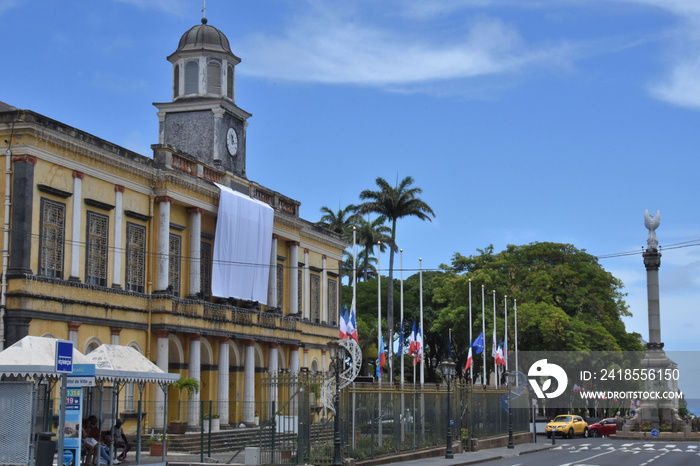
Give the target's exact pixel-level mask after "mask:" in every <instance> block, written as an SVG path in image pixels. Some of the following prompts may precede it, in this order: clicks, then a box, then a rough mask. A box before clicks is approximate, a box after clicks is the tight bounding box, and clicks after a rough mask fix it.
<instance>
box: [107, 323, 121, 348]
mask: <svg viewBox="0 0 700 466" xmlns="http://www.w3.org/2000/svg"><path fill="white" fill-rule="evenodd" d="M109 330H110V334H111V337H110V341H109V344H110V345H118V344H119V334H120V333H121V331H122V329H121V328H119V327H110V328H109Z"/></svg>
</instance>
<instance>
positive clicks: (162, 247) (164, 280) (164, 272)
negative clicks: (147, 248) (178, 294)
mask: <svg viewBox="0 0 700 466" xmlns="http://www.w3.org/2000/svg"><path fill="white" fill-rule="evenodd" d="M156 202H157V203H158V276H157V278H156V291H165V289H166V288H167V287H168V272H169V271H170V203H172V202H173V199H172V198H171V197H168V196H158V197H156Z"/></svg>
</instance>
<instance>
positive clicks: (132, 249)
mask: <svg viewBox="0 0 700 466" xmlns="http://www.w3.org/2000/svg"><path fill="white" fill-rule="evenodd" d="M145 271H146V227H144V226H142V225H137V224H135V223H129V222H127V224H126V289H127V291H136V292H138V293H143V292H144V284H145V281H146V280H145V278H146V277H145V273H146V272H145Z"/></svg>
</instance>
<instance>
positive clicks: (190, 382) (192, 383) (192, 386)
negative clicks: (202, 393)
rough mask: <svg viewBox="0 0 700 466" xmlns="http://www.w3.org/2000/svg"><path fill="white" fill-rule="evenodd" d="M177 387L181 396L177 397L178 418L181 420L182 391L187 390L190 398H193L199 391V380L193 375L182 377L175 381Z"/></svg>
mask: <svg viewBox="0 0 700 466" xmlns="http://www.w3.org/2000/svg"><path fill="white" fill-rule="evenodd" d="M174 385H175V388H177V389H178V391H179V393H180V396H179V397H178V399H177V419H178V420H180V401H181V400H182V391H183V390H185V391H186V392H187V395H188V399H190V398H192V395H193V394H194V393H199V380H197V379H193V378H192V377H180V380H178V381H177V382H175V384H174Z"/></svg>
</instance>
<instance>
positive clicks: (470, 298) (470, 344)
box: [469, 278, 474, 385]
mask: <svg viewBox="0 0 700 466" xmlns="http://www.w3.org/2000/svg"><path fill="white" fill-rule="evenodd" d="M473 344H474V340H473V337H472V279H471V278H470V279H469V347H470V348H471V347H472V345H473ZM469 378H470V379H471V381H472V385H474V364H471V365H470V366H469Z"/></svg>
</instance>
